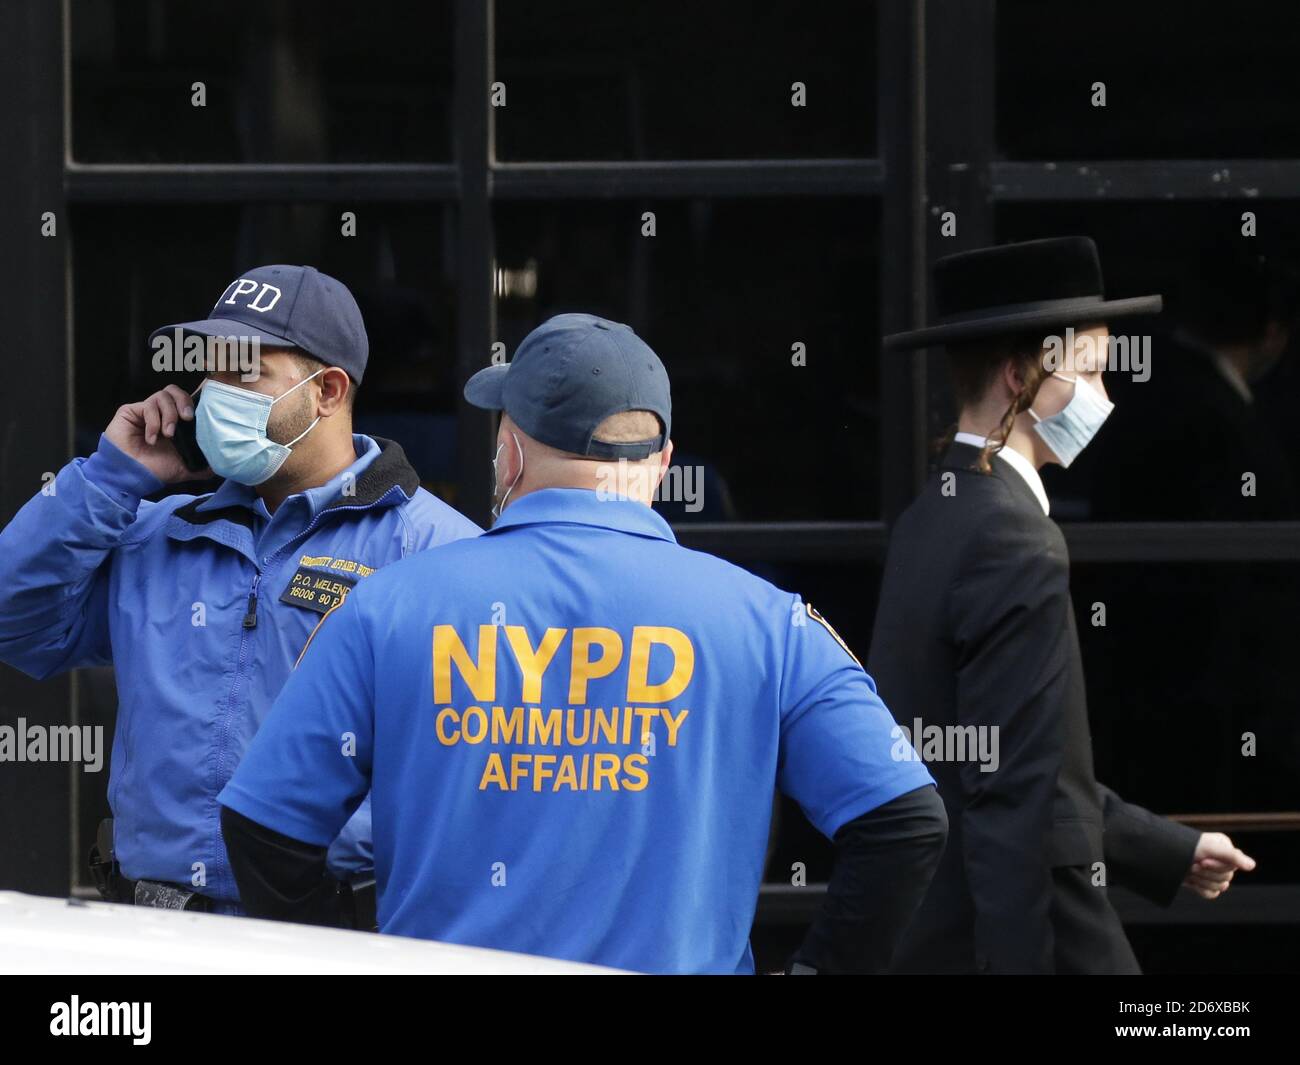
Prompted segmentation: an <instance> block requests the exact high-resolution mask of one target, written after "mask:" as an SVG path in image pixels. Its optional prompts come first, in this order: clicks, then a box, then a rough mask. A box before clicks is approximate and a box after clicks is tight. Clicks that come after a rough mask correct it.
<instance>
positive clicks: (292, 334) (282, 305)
mask: <svg viewBox="0 0 1300 1065" xmlns="http://www.w3.org/2000/svg"><path fill="white" fill-rule="evenodd" d="M177 329H179V330H181V332H182V333H198V334H200V335H201V336H209V337H239V338H247V339H249V340H252V339H254V338H256V339H257V340H258V342H259V343H261V344H266V345H268V346H274V347H292V348H298V349H299V350H300V351H302V353H303V354H304V355H310V356H311V357H312V358H313V359H318V360H320V361H321V362H323V363H326V364H327V365H329V366H337V367H339V368H340V369H343V370H346V371H347V372H348V376H349V377H351V378H352V380H354V381H356V382H357V383H358V384H359V383H360V382H361V376H362V374H364V373H365V371H366V360H367V358H369V355H370V341H369V340H368V339H367V337H366V327H365V323H364V322H362V320H361V308H359V307H358V306H357V301H356V300H355V299H353V297H352V293H351V292H349V291H348V287H347V285H345V284H343V282H342V281H338V280H336V279H335V278H332V277H330V276H329V274H322V273H321V272H320V271H319V270H317V269H315V268H314V267H311V266H259V267H257V268H256V269H254V270H249V271H248V272H247V273H245V274H243V275H242V276H241V277H238V278H236V279H235V280H234V281H232V282H230V284H229V285H227V286H226V291H225V292H223V293H222V294H221V298H220V299H219V300H217V302H216V304H215V305H214V306H213V308H212V310H211V312H210V313H209V314H208V316H207V317H206V318H204V319H203V320H202V321H198V322H181V323H179V324H177V325H165V326H163V327H162V328H161V329H155V330H154V331H153V332H152V333H150V334H149V343H150V345H152V344H153V341H154V338H155V337H157V336H160V335H161V334H163V333H170V332H172V331H174V330H177Z"/></svg>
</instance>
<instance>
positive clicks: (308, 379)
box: [271, 366, 329, 440]
mask: <svg viewBox="0 0 1300 1065" xmlns="http://www.w3.org/2000/svg"><path fill="white" fill-rule="evenodd" d="M328 369H329V367H328V366H322V367H321V368H320V369H319V370H317V371H316V372H315V373H314V374H312V375H311V377H319V376H320V375H321V374H323V373H324V372H325V371H326V370H328ZM311 377H304V378H303V379H302V380H301V381H299V382H298V383H297V384H296V385H294V386H293V388H290V389H288V390H286V391H284V392H281V393H280V394H279V395H278V396H276V397H275V399H273V400H271V406H273V407H274V406H275V405H276V404H277V403H279V402H280V400H282V399H284V397H285V396H287V395H288V394H289V393H290V392H293V391H295V390H296V389H299V388H302V386H303V385H305V384H306V383H307V382H308V381H310V380H311ZM319 420H320V419H319V418H318V419H317V421H319ZM312 424H313V425H314V424H315V422H313V423H312ZM298 439H299V440H301V439H302V437H299V438H298Z"/></svg>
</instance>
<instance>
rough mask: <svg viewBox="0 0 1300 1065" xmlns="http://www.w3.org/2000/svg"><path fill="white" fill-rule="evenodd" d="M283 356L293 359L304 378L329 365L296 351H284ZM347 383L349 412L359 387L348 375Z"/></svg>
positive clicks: (312, 356) (313, 356)
mask: <svg viewBox="0 0 1300 1065" xmlns="http://www.w3.org/2000/svg"><path fill="white" fill-rule="evenodd" d="M283 354H285V355H288V356H289V357H290V358H291V359H293V361H294V365H296V366H297V367H298V369H299V370H301V371H302V374H303V376H304V377H308V376H310V375H311V374H314V373H316V372H317V371H318V370H319V369H320V368H321V367H322V366H329V365H330V364H329V363H327V362H325V361H324V360H323V359H318V358H316V356H315V355H308V354H307V353H306V352H305V351H300V350H298V349H284V351H283ZM348 382H349V383H350V384H351V386H352V387H351V388H349V389H348V410H351V409H352V407H353V405H354V404H355V403H356V398H357V389H358V388H360V387H361V386H360V385H358V384H357V382H356V381H354V380H353V379H352V375H351V374H348Z"/></svg>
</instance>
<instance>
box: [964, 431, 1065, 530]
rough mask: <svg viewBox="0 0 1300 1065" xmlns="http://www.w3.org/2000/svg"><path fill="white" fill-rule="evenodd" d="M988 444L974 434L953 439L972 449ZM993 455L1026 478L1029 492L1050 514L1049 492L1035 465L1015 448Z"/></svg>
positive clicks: (1004, 449) (1044, 510)
mask: <svg viewBox="0 0 1300 1065" xmlns="http://www.w3.org/2000/svg"><path fill="white" fill-rule="evenodd" d="M987 442H988V441H987V439H986V438H985V437H982V436H976V435H975V434H974V433H958V434H957V435H956V436H954V437H953V443H956V444H970V446H971V447H980V448H982V447H983V446H984V445H985V444H986V443H987ZM993 454H994V455H996V456H997V457H998V458H1000V459H1001V460H1002V461H1003V462H1005V463H1006V464H1007V465H1008V466H1010V467H1011V468H1012V469H1013V470H1015V471H1016V473H1018V474H1020V476H1021V477H1022V478H1024V481H1025V484H1027V485H1029V490H1030V491H1031V492H1033V493H1034V498H1035V499H1037V500H1038V505H1039V506H1040V507H1042V508H1043V513H1044V514H1048V513H1050V512H1051V511H1050V508H1049V506H1048V503H1047V491H1046V489H1044V488H1043V479H1042V478H1041V477H1040V476H1038V471H1037V470H1036V469H1034V464H1033V463H1032V462H1030V461H1029V460H1028V459H1027V458H1025V456H1024V455H1022V454H1020V452H1019V451H1017V450H1016V449H1015V448H1013V447H1001V448H999V449H998V450H997V451H995V452H993Z"/></svg>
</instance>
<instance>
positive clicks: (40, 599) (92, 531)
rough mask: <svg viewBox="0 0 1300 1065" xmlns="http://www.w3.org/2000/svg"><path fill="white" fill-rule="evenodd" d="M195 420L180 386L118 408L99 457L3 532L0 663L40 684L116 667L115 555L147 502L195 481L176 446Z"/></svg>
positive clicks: (76, 462) (70, 470)
mask: <svg viewBox="0 0 1300 1065" xmlns="http://www.w3.org/2000/svg"><path fill="white" fill-rule="evenodd" d="M193 417H194V411H193V405H192V403H191V401H190V398H189V397H188V396H187V395H186V394H185V392H184V391H182V390H181V389H180V388H177V387H176V386H175V385H169V386H167V388H164V389H163V390H162V391H160V392H157V393H155V394H154V395H152V396H150V397H149V398H148V399H146V400H143V401H142V402H140V403H128V404H126V405H124V406H122V407H120V408H119V409H118V411H117V413H116V414H115V415H114V416H113V420H112V422H111V423H110V424H109V426H108V428H107V429H106V430H105V431H104V434H103V436H102V437H101V438H100V441H99V447H98V448H97V449H96V451H95V453H94V454H93V455H91V456H90V457H89V458H77V459H73V460H72V461H71V462H69V463H68V464H67V465H66V466H64V467H63V469H61V470H60V471H59V473H58V475H57V476H56V477H55V478H54V479H53V480H52V481H49V482H48V483H46V484H45V485H44V486H43V487H42V488H41V490H40V491H39V492H37V493H36V494H35V495H34V496H33V497H32V498H31V499H30V500H28V502H27V503H26V504H25V505H24V506H23V508H22V509H21V510H19V511H18V513H17V514H16V515H15V516H14V518H13V520H12V521H11V522H9V524H8V525H6V526H5V528H4V530H3V531H0V552H3V554H4V558H5V561H6V567H7V569H8V573H9V576H8V579H7V580H6V581H5V582H4V584H3V586H0V661H3V662H5V663H7V664H9V665H11V666H13V667H15V668H16V669H21V670H22V671H23V672H24V673H27V674H28V675H30V676H33V677H37V678H41V679H44V678H45V677H50V676H53V675H54V674H56V673H61V672H63V671H64V670H68V669H75V668H77V667H78V666H90V665H103V664H106V663H107V662H109V661H110V659H111V651H110V648H109V633H108V610H107V595H108V572H107V570H108V567H107V562H108V558H109V555H110V554H111V552H112V551H113V549H114V548H116V547H117V546H118V544H119V543H121V542H122V539H123V537H124V536H126V534H127V532H128V531H129V530H130V529H131V527H132V526H133V525H134V524H135V522H136V520H137V518H138V516H139V515H140V513H141V510H142V507H143V508H147V507H148V505H149V504H142V503H141V500H142V499H143V497H144V496H147V495H151V494H152V493H154V492H157V491H159V490H160V489H161V488H162V487H163V485H164V484H168V483H173V482H176V481H183V480H187V479H190V478H192V477H194V476H196V475H195V474H194V473H191V472H190V471H189V470H187V469H186V468H185V465H184V463H183V462H181V459H180V457H179V455H178V454H177V453H176V449H175V447H174V446H173V445H172V442H171V437H172V435H173V433H174V432H175V426H176V424H177V422H178V420H180V419H188V420H192V419H193Z"/></svg>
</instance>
